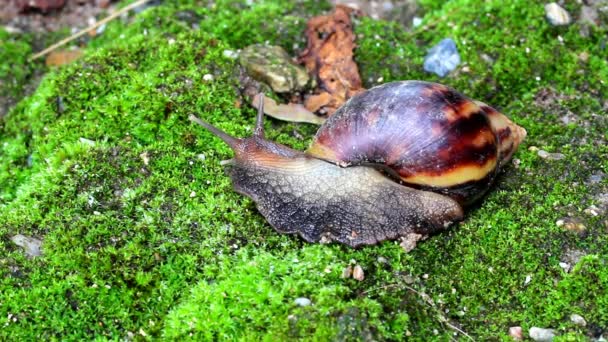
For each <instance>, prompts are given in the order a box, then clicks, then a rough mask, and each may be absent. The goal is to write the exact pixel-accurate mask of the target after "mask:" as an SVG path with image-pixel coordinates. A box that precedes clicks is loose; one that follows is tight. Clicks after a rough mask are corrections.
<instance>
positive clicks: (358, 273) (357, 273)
mask: <svg viewBox="0 0 608 342" xmlns="http://www.w3.org/2000/svg"><path fill="white" fill-rule="evenodd" d="M353 279H355V280H358V281H363V279H365V273H363V268H361V266H359V265H356V266H355V268H354V269H353Z"/></svg>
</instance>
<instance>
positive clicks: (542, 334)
mask: <svg viewBox="0 0 608 342" xmlns="http://www.w3.org/2000/svg"><path fill="white" fill-rule="evenodd" d="M530 338H531V339H533V340H534V341H539V342H551V341H553V338H555V330H553V329H544V328H537V327H532V328H530Z"/></svg>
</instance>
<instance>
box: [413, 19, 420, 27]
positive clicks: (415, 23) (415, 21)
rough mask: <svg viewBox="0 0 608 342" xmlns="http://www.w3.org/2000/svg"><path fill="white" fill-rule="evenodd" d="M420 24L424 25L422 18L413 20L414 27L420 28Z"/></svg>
mask: <svg viewBox="0 0 608 342" xmlns="http://www.w3.org/2000/svg"><path fill="white" fill-rule="evenodd" d="M420 24H422V18H420V17H413V18H412V27H418V26H420Z"/></svg>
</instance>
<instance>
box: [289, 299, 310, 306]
mask: <svg viewBox="0 0 608 342" xmlns="http://www.w3.org/2000/svg"><path fill="white" fill-rule="evenodd" d="M293 302H294V304H295V305H297V306H309V305H310V304H312V302H311V301H310V299H308V298H306V297H300V298H296V300H294V301H293Z"/></svg>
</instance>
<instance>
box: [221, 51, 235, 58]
mask: <svg viewBox="0 0 608 342" xmlns="http://www.w3.org/2000/svg"><path fill="white" fill-rule="evenodd" d="M222 55H223V56H224V57H226V58H230V59H237V58H238V57H239V54H238V52H236V51H232V50H224V51H223V52H222Z"/></svg>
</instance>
